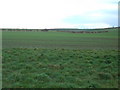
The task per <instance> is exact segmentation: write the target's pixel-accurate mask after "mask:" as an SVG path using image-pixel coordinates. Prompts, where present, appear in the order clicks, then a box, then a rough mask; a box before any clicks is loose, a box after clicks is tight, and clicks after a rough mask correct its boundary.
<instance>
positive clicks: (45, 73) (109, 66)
mask: <svg viewBox="0 0 120 90" xmlns="http://www.w3.org/2000/svg"><path fill="white" fill-rule="evenodd" d="M2 38H3V39H2V40H3V41H2V44H3V49H2V64H3V65H2V70H3V72H2V73H3V77H2V83H3V85H2V86H3V88H117V87H118V30H117V29H113V30H110V31H109V32H104V33H94V34H92V33H83V34H82V33H68V32H56V31H48V32H24V31H21V32H8V31H4V32H2Z"/></svg>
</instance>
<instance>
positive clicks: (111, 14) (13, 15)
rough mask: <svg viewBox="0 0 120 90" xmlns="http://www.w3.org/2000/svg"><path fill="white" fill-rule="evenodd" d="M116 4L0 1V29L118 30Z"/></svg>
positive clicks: (68, 0)
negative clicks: (116, 27) (109, 28)
mask: <svg viewBox="0 0 120 90" xmlns="http://www.w3.org/2000/svg"><path fill="white" fill-rule="evenodd" d="M118 2H119V0H0V28H29V29H30V28H31V29H43V28H80V29H84V28H106V27H113V26H118Z"/></svg>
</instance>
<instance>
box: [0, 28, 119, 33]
mask: <svg viewBox="0 0 120 90" xmlns="http://www.w3.org/2000/svg"><path fill="white" fill-rule="evenodd" d="M106 29H120V27H110V28H96V29H77V28H54V29H18V28H17V29H15V28H14V29H13V28H1V29H0V30H2V31H37V32H38V31H90V30H92V31H94V30H106Z"/></svg>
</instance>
